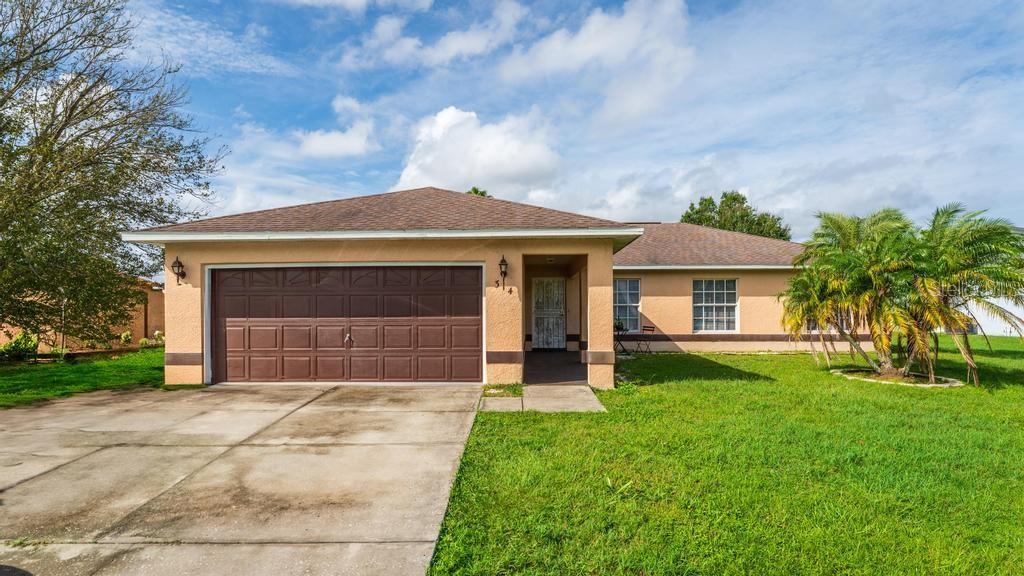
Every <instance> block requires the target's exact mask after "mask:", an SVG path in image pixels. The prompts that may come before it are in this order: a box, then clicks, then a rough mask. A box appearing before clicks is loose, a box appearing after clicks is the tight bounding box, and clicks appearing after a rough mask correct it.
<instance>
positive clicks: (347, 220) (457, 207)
mask: <svg viewBox="0 0 1024 576" xmlns="http://www.w3.org/2000/svg"><path fill="white" fill-rule="evenodd" d="M623 226H625V225H624V224H622V223H620V222H613V221H611V220H602V219H600V218H592V217H590V216H583V215H580V214H573V213H571V212H562V211H560V210H552V209H550V208H541V207H539V206H531V205H529V204H521V203H519V202H510V201H508V200H500V199H497V198H483V197H480V196H473V195H471V194H466V193H463V192H454V191H452V190H442V189H439V188H417V189H415V190H401V191H398V192H388V193H384V194H374V195H371V196H357V197H355V198H345V199H342V200H329V201H326V202H316V203H313V204H302V205H299V206H288V207H285V208H273V209H270V210H260V211H257V212H245V213H243V214H232V215H230V216H220V217H217V218H208V219H205V220H196V221H194V222H185V223H183V224H170V225H167V226H158V227H156V228H148V229H146V230H144V232H156V231H160V232H328V231H380V230H486V229H501V230H509V229H549V228H622V227H623Z"/></svg>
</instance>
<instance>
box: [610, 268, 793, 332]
mask: <svg viewBox="0 0 1024 576" xmlns="http://www.w3.org/2000/svg"><path fill="white" fill-rule="evenodd" d="M791 275H792V272H790V271H788V270H735V271H731V272H730V271H723V270H707V271H700V270H657V271H651V270H643V271H637V270H616V271H615V277H616V278H639V279H640V317H641V324H644V325H651V326H654V327H655V330H656V333H658V334H669V335H680V334H693V281H694V280H715V279H735V280H736V292H737V294H736V296H737V299H738V302H739V308H738V310H737V314H738V323H737V331H736V334H743V335H773V336H775V337H778V336H780V335H782V334H784V333H785V331H784V330H783V327H782V302H780V301H779V299H778V295H779V294H780V293H782V291H784V290H785V289H786V281H787V280H788V279H789V277H790V276H791ZM652 348H653V349H655V350H694V351H697V350H734V351H757V350H774V351H781V350H793V349H798V348H804V346H803V345H802V344H795V343H791V342H777V341H776V342H772V341H769V340H768V339H765V341H763V342H756V341H755V342H736V341H732V342H730V341H728V339H727V337H723V338H722V340H721V341H716V342H692V341H689V342H687V341H684V342H657V343H654V344H652Z"/></svg>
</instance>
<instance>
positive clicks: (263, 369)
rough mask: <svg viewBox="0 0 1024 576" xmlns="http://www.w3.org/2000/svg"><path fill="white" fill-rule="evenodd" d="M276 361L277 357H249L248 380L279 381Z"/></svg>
mask: <svg viewBox="0 0 1024 576" xmlns="http://www.w3.org/2000/svg"><path fill="white" fill-rule="evenodd" d="M277 361H278V357H277V356H249V374H248V379H249V380H256V381H268V382H269V381H271V380H279V379H280V376H279V372H278V370H277Z"/></svg>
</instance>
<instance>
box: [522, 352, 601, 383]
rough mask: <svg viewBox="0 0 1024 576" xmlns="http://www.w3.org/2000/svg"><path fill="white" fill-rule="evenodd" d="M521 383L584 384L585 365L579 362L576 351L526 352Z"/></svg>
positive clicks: (585, 377) (585, 375)
mask: <svg viewBox="0 0 1024 576" xmlns="http://www.w3.org/2000/svg"><path fill="white" fill-rule="evenodd" d="M523 383H524V384H586V383H587V365H586V364H583V363H581V362H580V355H579V353H578V352H554V351H538V352H527V353H526V364H525V365H524V366H523Z"/></svg>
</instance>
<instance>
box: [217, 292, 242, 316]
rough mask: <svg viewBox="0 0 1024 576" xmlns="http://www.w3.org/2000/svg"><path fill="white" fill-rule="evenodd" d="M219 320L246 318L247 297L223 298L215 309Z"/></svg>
mask: <svg viewBox="0 0 1024 576" xmlns="http://www.w3.org/2000/svg"><path fill="white" fill-rule="evenodd" d="M217 308H218V313H219V314H220V317H221V318H248V317H249V297H248V296H225V297H224V298H223V299H222V300H221V301H220V305H219V306H218V307H217Z"/></svg>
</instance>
